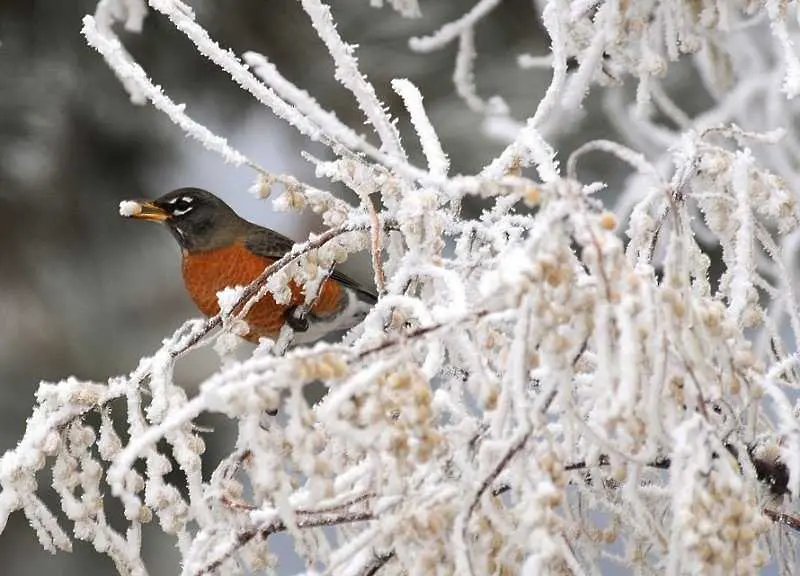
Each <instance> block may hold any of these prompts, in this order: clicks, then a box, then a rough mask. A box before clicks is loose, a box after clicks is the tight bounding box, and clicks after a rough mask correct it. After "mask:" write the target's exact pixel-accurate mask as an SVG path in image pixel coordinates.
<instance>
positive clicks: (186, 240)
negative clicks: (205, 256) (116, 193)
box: [120, 188, 244, 252]
mask: <svg viewBox="0 0 800 576" xmlns="http://www.w3.org/2000/svg"><path fill="white" fill-rule="evenodd" d="M120 214H121V215H123V216H126V217H128V218H136V219H137V220H149V221H151V222H161V223H163V224H166V225H167V227H168V228H169V230H170V232H172V235H173V236H174V237H175V239H176V240H177V241H178V244H180V246H181V248H183V249H184V250H186V251H188V252H198V251H202V250H212V249H214V248H220V247H223V246H226V245H228V244H230V243H232V242H234V241H235V240H236V239H237V236H238V234H239V232H240V230H241V228H242V225H243V223H244V221H243V220H242V219H241V218H239V216H238V215H237V214H236V212H234V211H233V210H232V209H231V207H230V206H228V205H227V204H225V202H223V201H222V200H220V199H219V198H217V197H216V196H214V195H213V194H211V192H207V191H205V190H202V189H200V188H178V189H177V190H173V191H172V192H169V193H167V194H164V195H163V196H161V197H159V198H156V199H155V200H126V201H124V202H121V203H120Z"/></svg>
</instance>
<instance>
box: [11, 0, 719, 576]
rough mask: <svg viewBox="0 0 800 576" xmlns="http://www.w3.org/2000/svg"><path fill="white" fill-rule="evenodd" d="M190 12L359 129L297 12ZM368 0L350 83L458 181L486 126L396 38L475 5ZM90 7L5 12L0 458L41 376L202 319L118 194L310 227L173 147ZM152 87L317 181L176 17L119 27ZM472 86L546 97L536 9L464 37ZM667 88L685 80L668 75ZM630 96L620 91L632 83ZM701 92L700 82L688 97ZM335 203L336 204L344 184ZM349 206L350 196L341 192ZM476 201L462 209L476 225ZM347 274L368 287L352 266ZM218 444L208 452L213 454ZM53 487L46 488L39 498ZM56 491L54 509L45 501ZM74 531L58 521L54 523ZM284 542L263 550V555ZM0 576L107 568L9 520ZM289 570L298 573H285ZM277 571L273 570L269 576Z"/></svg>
mask: <svg viewBox="0 0 800 576" xmlns="http://www.w3.org/2000/svg"><path fill="white" fill-rule="evenodd" d="M190 4H191V5H192V7H193V8H195V10H196V12H197V16H198V20H199V21H200V23H201V24H202V25H204V26H205V27H206V28H207V29H208V31H209V33H210V34H211V36H212V37H214V38H215V39H216V40H217V41H218V42H220V44H222V45H223V46H226V47H229V48H231V49H232V50H233V51H234V52H235V53H237V54H241V53H242V52H244V51H246V50H254V51H257V52H260V53H263V54H265V55H267V56H268V57H269V59H270V60H271V61H272V62H273V63H275V64H276V65H277V66H278V68H279V69H280V70H281V72H282V73H283V74H284V75H285V76H286V77H288V78H289V79H291V80H292V81H294V82H295V83H296V84H297V85H298V86H300V87H302V88H304V89H306V90H308V91H309V92H310V93H311V94H312V95H314V96H315V97H316V98H317V99H318V100H319V101H320V102H321V103H322V104H323V105H324V106H326V107H329V108H332V109H334V110H335V111H336V113H337V115H338V116H339V117H340V118H342V119H344V120H345V121H346V122H348V123H349V124H350V125H351V126H353V127H356V128H358V127H361V126H363V118H362V117H361V115H360V113H359V112H358V110H357V108H356V107H355V105H354V103H353V101H352V99H351V98H350V97H349V96H348V93H347V92H346V91H345V90H344V89H343V88H341V86H339V85H338V84H337V83H335V81H334V80H333V67H332V64H331V61H330V59H329V57H328V56H327V53H326V52H325V50H324V47H323V46H322V44H321V42H320V41H319V40H318V39H317V37H316V35H315V34H314V32H313V30H312V28H311V26H310V25H309V24H308V20H307V17H306V16H305V14H304V13H303V12H302V11H301V10H300V8H299V3H297V2H292V1H288V0H285V1H271V2H265V1H264V0H225V1H224V2H213V1H210V0H206V1H201V0H194V1H192V2H190ZM369 4H370V2H369V1H368V0H336V2H334V3H333V5H334V6H333V12H334V16H335V18H336V20H337V22H338V24H339V31H340V33H341V35H342V36H343V38H344V39H345V40H346V41H347V42H349V43H351V44H358V45H359V49H358V52H357V55H358V58H359V61H360V63H361V69H362V72H364V73H365V74H366V75H367V76H368V77H369V79H370V80H372V81H373V82H374V83H375V85H376V87H377V89H378V92H379V95H380V97H381V98H383V99H384V101H385V102H386V103H387V104H388V105H389V107H390V108H391V110H392V112H393V113H394V114H395V115H396V116H399V117H400V127H401V129H402V131H403V134H404V136H405V143H406V148H407V149H408V150H409V152H410V153H412V154H413V155H415V158H414V160H415V161H418V162H419V160H420V158H419V151H418V143H417V141H416V138H415V137H414V136H413V135H412V134H411V132H410V131H409V129H408V122H407V115H406V114H405V113H404V111H403V108H402V106H401V103H400V102H399V100H398V98H397V97H396V96H395V95H394V93H393V92H391V90H390V87H389V81H390V80H391V78H394V77H408V78H409V79H411V80H412V81H413V82H415V83H416V84H417V85H418V86H419V87H420V89H421V91H422V93H423V94H424V96H425V103H426V106H427V108H428V111H429V113H430V116H431V118H432V121H433V123H434V125H435V126H436V128H437V129H438V130H439V134H440V136H441V138H442V140H443V145H444V148H445V150H446V151H447V152H448V153H449V155H450V158H451V161H452V172H453V173H474V172H475V171H476V170H478V169H479V168H480V167H481V166H482V165H484V164H485V163H486V162H487V161H488V160H490V159H491V158H492V157H493V156H494V155H496V154H497V153H498V152H499V151H500V150H501V149H502V147H503V145H502V143H500V142H493V141H491V140H488V139H487V138H485V137H483V136H482V135H481V134H480V130H479V127H480V124H481V120H482V119H481V118H480V117H478V116H477V115H476V114H474V113H472V112H470V111H469V109H468V108H467V106H466V105H465V104H464V103H463V102H462V101H461V100H460V99H458V98H457V97H456V95H455V91H454V88H453V84H452V73H453V64H454V58H455V46H450V47H448V48H447V49H444V50H441V51H438V52H434V53H432V54H427V55H420V54H415V53H413V52H411V51H410V50H409V49H408V38H409V37H410V36H413V35H422V34H427V33H430V32H432V31H434V30H436V29H437V28H438V27H439V26H440V25H441V24H443V23H445V22H447V21H450V20H452V19H454V18H456V17H458V16H460V15H461V14H463V13H464V12H466V11H467V10H469V9H470V8H472V6H473V5H474V0H449V1H447V2H441V1H438V2H433V1H431V2H427V1H424V0H423V1H422V2H421V6H422V10H423V14H424V18H423V19H404V18H402V17H401V16H400V15H398V14H397V13H395V12H393V11H392V10H390V9H389V8H382V9H377V8H370V6H369ZM95 6H96V1H95V0H72V1H71V2H54V1H52V0H5V1H4V2H2V3H0V43H1V44H0V73H2V80H0V123H2V129H0V239H1V240H2V246H3V250H0V450H3V451H5V450H7V449H9V448H12V447H13V446H15V444H16V442H17V441H18V439H19V438H20V437H21V434H22V432H23V430H24V426H25V419H26V418H27V417H28V415H29V414H30V410H31V407H32V405H33V403H34V397H33V394H34V392H35V390H36V388H37V385H38V383H39V382H40V381H41V380H49V381H58V380H60V379H62V378H65V377H67V376H69V375H75V376H76V377H78V378H81V379H92V380H97V381H105V380H106V379H107V378H108V377H110V376H113V375H117V374H125V373H127V372H129V371H131V370H132V369H134V368H135V367H136V364H137V361H138V359H139V358H140V357H142V356H143V355H147V354H150V353H152V352H153V351H154V350H156V349H157V348H158V347H159V345H160V343H161V340H162V338H164V337H166V336H168V335H170V334H171V333H172V331H173V330H174V329H175V328H176V327H178V326H179V325H180V324H181V323H182V322H183V321H184V320H185V319H187V318H189V317H193V316H196V315H197V312H196V310H195V309H194V307H193V305H192V303H191V302H190V300H189V298H188V296H187V295H186V294H185V292H184V289H183V285H182V282H181V277H180V255H179V252H178V248H177V245H176V244H175V242H174V241H173V240H172V238H171V237H170V236H169V234H168V233H167V231H166V230H165V229H162V228H159V227H157V226H153V225H151V224H147V223H140V222H132V221H128V220H125V219H123V218H121V217H119V216H118V203H119V201H120V200H123V199H127V198H132V197H134V198H135V197H141V196H145V197H155V196H158V195H160V194H162V193H164V192H166V191H168V190H170V189H172V188H175V187H179V186H199V187H202V188H207V189H209V190H212V191H214V192H216V193H217V194H219V195H220V196H221V197H223V198H224V199H225V200H227V201H228V202H229V203H230V204H232V205H233V206H234V208H235V209H236V210H237V211H239V212H240V213H242V214H245V215H246V216H247V217H248V218H249V219H251V220H253V221H256V222H259V223H262V224H267V225H269V226H271V227H273V228H275V229H277V230H279V231H281V232H284V233H285V234H287V235H289V236H291V237H293V238H295V239H301V238H303V236H304V235H305V234H306V233H307V232H308V231H309V230H319V229H320V222H319V221H318V220H317V219H316V218H315V217H313V215H309V214H302V215H298V214H295V213H274V212H273V211H272V209H271V203H270V202H269V201H266V202H264V201H258V200H256V199H255V198H254V197H252V196H251V195H250V194H249V193H248V192H247V189H248V187H249V186H250V185H251V184H252V183H253V180H254V174H253V173H251V172H250V171H249V169H247V168H239V169H234V168H231V167H230V166H228V165H225V164H224V163H223V161H222V159H221V158H219V157H218V156H216V155H215V154H213V153H211V152H208V151H206V150H204V149H203V148H202V147H201V146H199V145H198V144H197V143H196V142H194V141H192V140H189V139H187V138H186V137H184V135H183V133H182V132H181V131H180V130H179V129H178V128H177V127H175V126H174V125H172V124H171V123H170V121H169V120H168V118H167V117H166V116H163V115H161V114H160V113H159V112H156V111H154V110H153V109H152V108H150V107H148V106H144V107H137V106H133V105H132V104H131V103H130V101H129V99H128V96H127V94H126V93H125V91H124V90H123V88H122V86H121V85H120V84H119V82H118V81H117V79H116V78H115V77H114V75H113V74H112V72H111V71H110V70H109V68H108V67H107V66H106V64H105V62H104V61H103V60H102V58H101V57H100V56H99V55H98V54H97V53H96V52H94V51H93V50H91V49H90V48H88V47H87V46H86V44H85V42H84V39H83V37H82V36H81V35H80V28H81V18H82V17H83V16H84V15H85V14H90V13H93V12H94V9H95ZM118 32H119V33H120V35H121V37H122V39H123V41H124V42H125V44H126V46H127V47H128V49H129V50H130V52H131V53H132V54H133V55H134V57H135V58H136V59H137V60H138V61H139V62H140V63H141V64H142V65H143V66H144V68H145V69H146V70H147V71H148V73H149V74H150V75H151V78H153V80H154V82H155V83H156V84H160V85H162V86H163V88H164V89H165V91H166V92H167V93H168V94H169V95H170V96H171V97H172V98H173V100H175V101H176V102H185V103H186V104H187V112H188V113H189V114H190V115H191V116H193V117H194V118H196V119H198V120H200V121H202V122H203V123H205V124H206V125H207V126H208V127H209V128H211V129H212V130H213V131H215V132H216V133H218V134H220V135H222V136H225V137H227V138H228V139H229V141H230V143H231V144H232V145H233V146H234V147H236V148H238V149H239V150H241V151H243V152H244V153H246V154H247V155H248V156H250V157H251V158H252V159H254V160H256V161H257V162H259V163H260V164H261V165H263V166H265V167H266V168H268V169H269V170H272V171H275V172H286V173H292V174H295V175H296V176H297V177H298V178H300V179H301V180H303V181H307V182H311V183H316V184H317V185H320V186H326V187H328V188H330V186H329V185H328V184H327V183H324V182H323V183H320V182H316V181H315V179H314V177H313V168H312V167H311V166H310V165H308V164H307V163H305V162H304V161H303V160H302V159H301V158H300V156H299V152H300V151H301V150H310V151H312V152H314V153H315V154H316V155H320V156H324V151H322V150H320V149H318V148H315V147H313V146H311V145H310V144H309V143H308V142H307V141H305V140H304V139H303V138H301V137H299V136H298V135H297V134H296V133H295V132H294V131H293V130H292V129H291V128H288V127H286V126H284V125H283V124H281V123H280V122H277V121H276V120H275V119H274V118H273V117H272V115H271V114H270V113H269V112H268V111H266V110H264V109H263V108H261V107H260V106H258V105H257V103H256V102H255V101H254V100H253V99H252V98H250V97H249V96H248V95H247V94H245V93H244V92H242V91H240V90H239V89H238V88H237V87H236V86H235V85H234V84H233V83H232V82H231V81H230V80H229V79H228V77H227V76H226V75H224V74H223V73H221V72H220V71H219V70H218V69H216V68H215V67H214V66H213V65H211V64H210V63H209V62H208V61H207V60H205V59H203V58H202V57H201V56H199V55H198V54H197V53H196V51H195V50H194V48H193V46H192V44H191V43H190V42H189V41H188V40H187V39H186V38H185V37H184V36H183V35H182V34H180V33H178V32H177V31H176V30H175V29H174V28H173V27H172V26H171V25H170V23H169V22H168V21H167V20H166V19H164V18H163V17H161V16H159V15H157V14H153V13H151V14H149V15H148V17H147V18H146V20H145V23H144V30H143V32H142V34H141V35H138V34H130V33H124V32H123V31H122V30H118ZM476 39H477V48H478V59H477V63H476V78H477V87H478V92H479V93H480V94H481V95H482V96H484V97H489V96H491V95H494V94H500V95H502V96H503V98H504V99H505V100H506V101H507V103H508V104H509V105H510V107H511V109H512V111H513V112H514V115H515V116H516V117H518V118H524V117H525V116H526V115H528V114H530V113H531V112H532V111H533V110H534V109H535V106H536V104H537V102H538V101H539V99H540V98H541V96H542V94H543V93H544V90H545V89H546V87H547V84H548V82H549V80H550V75H549V73H548V72H547V71H523V70H520V69H519V68H517V56H518V55H520V54H522V53H526V52H529V53H532V54H535V55H541V54H545V53H546V51H547V47H548V45H549V40H548V38H547V37H546V35H545V34H544V33H543V32H542V30H541V28H540V26H539V23H538V19H537V17H536V14H535V12H534V9H533V7H532V3H531V2H530V0H507V1H504V2H502V3H501V5H500V7H499V8H498V9H497V10H496V12H495V13H494V14H493V15H492V16H491V17H490V18H488V19H486V20H485V21H484V22H483V23H482V24H481V25H480V27H479V28H478V30H477V37H476ZM675 81H676V82H679V83H680V82H688V81H690V78H689V77H688V76H686V74H685V73H683V72H680V71H679V72H678V75H677V76H676V80H675ZM626 89H627V88H626ZM698 98H699V99H701V100H702V99H703V98H704V96H703V92H702V90H696V89H695V90H694V91H693V96H692V98H691V99H690V100H693V101H694V100H697V99H698ZM599 136H603V137H613V133H612V132H611V129H610V127H609V126H608V125H607V124H606V123H605V121H604V120H603V118H602V114H594V115H593V114H589V116H588V120H586V121H584V122H583V123H581V124H580V125H579V129H578V130H577V131H576V130H574V129H573V130H572V131H570V132H565V133H564V134H560V135H559V136H558V137H559V138H560V140H556V141H555V142H554V144H556V145H557V146H559V147H560V148H561V150H562V152H566V151H568V150H569V149H571V148H574V147H575V146H576V145H579V144H580V143H582V142H585V141H586V140H589V139H591V138H595V137H599ZM582 166H583V167H584V169H585V170H586V171H585V172H582V175H583V176H584V177H585V179H587V180H589V179H595V178H598V179H604V180H606V181H611V182H614V181H619V179H620V178H622V177H623V176H624V172H618V170H619V169H620V167H619V165H618V164H616V163H613V162H612V163H609V162H607V160H604V159H603V157H600V158H599V159H596V157H594V156H592V157H588V158H587V161H586V163H584V164H582ZM342 194H344V195H346V196H347V194H348V193H347V192H346V191H342ZM349 198H350V199H352V196H350V197H349ZM480 208H481V207H480V205H468V206H466V210H467V212H468V213H469V214H476V213H477V211H479V210H480ZM349 264H350V268H348V267H345V269H346V270H348V271H350V272H351V273H352V274H353V275H354V276H357V277H358V276H360V277H362V278H368V277H369V274H368V272H367V270H366V269H365V268H364V269H362V270H359V264H358V262H354V263H349ZM213 362H214V358H213V357H203V356H202V355H193V356H191V360H190V361H189V362H183V363H182V365H181V366H180V370H179V372H178V376H179V377H180V378H181V379H182V381H183V382H185V384H186V385H187V387H191V386H193V385H196V384H197V382H198V381H199V380H200V379H201V378H202V376H203V375H204V374H206V373H207V372H208V371H209V370H210V369H211V368H212V366H213ZM214 451H215V447H214V446H209V453H211V454H212V455H213V453H214ZM47 484H48V481H47V480H46V479H42V486H43V487H44V486H47ZM52 496H53V495H52V494H50V495H49V501H51V502H52V501H54V498H52ZM66 526H68V525H66ZM156 533H157V532H156V531H153V532H151V533H150V534H149V535H146V541H145V548H146V551H147V555H148V557H149V559H148V562H149V564H148V565H149V567H150V569H151V571H152V572H151V573H152V574H174V573H176V571H177V564H176V555H175V553H174V551H173V548H172V547H173V542H172V540H170V539H164V538H162V539H157V538H153V535H154V534H156ZM279 543H280V539H278V540H276V541H275V545H278V544H279ZM0 558H2V560H3V568H2V570H1V572H2V574H4V575H7V576H21V575H28V574H64V575H71V574H76V575H78V574H81V575H83V574H89V573H91V574H105V573H112V572H113V566H112V564H111V562H110V561H109V560H107V559H106V558H105V557H102V556H100V555H99V554H97V553H95V552H94V550H92V549H91V547H90V546H89V545H87V544H83V543H76V544H75V548H74V552H73V553H72V554H65V553H59V554H57V555H56V556H50V555H49V554H47V553H46V552H44V551H43V550H42V549H41V547H40V546H39V544H38V542H37V540H36V537H35V534H34V532H33V531H32V530H31V529H30V527H29V526H27V523H26V521H25V519H24V517H23V516H22V515H21V514H19V513H16V514H14V516H13V517H12V520H11V521H10V523H9V525H8V527H7V528H6V530H5V532H4V533H3V534H2V536H0ZM286 567H287V568H289V569H292V570H295V569H299V568H300V567H301V566H300V565H299V564H297V563H293V564H290V565H287V566H286ZM281 573H285V572H284V571H283V570H281Z"/></svg>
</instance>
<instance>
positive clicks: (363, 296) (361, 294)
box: [244, 225, 378, 304]
mask: <svg viewBox="0 0 800 576" xmlns="http://www.w3.org/2000/svg"><path fill="white" fill-rule="evenodd" d="M244 246H245V248H247V249H248V250H250V251H251V252H252V253H253V254H257V255H258V256H261V257H262V258H268V259H270V260H277V259H279V258H282V257H283V256H284V255H285V254H286V253H287V252H288V251H289V250H291V249H292V246H294V241H293V240H292V239H290V238H287V237H286V236H284V235H283V234H279V233H278V232H274V231H272V230H267V229H265V228H261V227H260V226H255V225H254V226H253V228H252V229H251V230H249V231H248V233H247V236H246V238H245V241H244ZM331 278H333V279H334V280H336V281H337V282H339V283H340V284H342V285H343V286H346V287H347V288H350V289H351V290H353V291H354V292H355V293H356V296H357V297H358V299H359V300H361V301H362V302H367V303H369V304H374V303H375V302H377V301H378V297H377V296H376V295H375V293H374V292H372V291H370V290H367V289H366V288H364V287H363V286H361V285H360V284H359V283H358V282H356V281H355V280H353V279H352V278H350V277H349V276H347V275H345V274H342V273H341V272H339V271H338V270H334V271H333V272H332V273H331Z"/></svg>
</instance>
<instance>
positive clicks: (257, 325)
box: [183, 243, 343, 342]
mask: <svg viewBox="0 0 800 576" xmlns="http://www.w3.org/2000/svg"><path fill="white" fill-rule="evenodd" d="M272 262H273V260H270V259H268V258H262V257H261V256H258V255H256V254H253V253H252V252H250V251H249V250H247V249H246V248H245V247H244V245H242V244H241V243H237V244H233V245H231V246H228V247H226V248H221V249H218V250H209V251H206V252H195V253H192V254H186V255H185V256H184V258H183V280H184V283H185V284H186V289H187V290H188V291H189V294H190V295H191V297H192V300H194V303H195V304H197V307H198V308H199V309H200V311H201V312H202V313H203V314H205V315H206V316H213V315H215V314H217V313H218V312H219V302H218V301H217V292H219V291H220V290H222V289H223V288H227V287H230V286H246V285H248V284H249V283H250V282H252V281H253V280H255V279H256V277H258V275H259V274H261V273H262V272H263V271H264V269H265V268H266V267H267V266H269V265H270V264H272ZM291 290H292V301H291V303H290V304H287V305H281V304H278V303H277V302H275V299H274V298H273V297H272V295H271V294H266V295H265V296H264V297H263V298H262V299H261V300H259V301H258V303H257V304H256V305H255V306H253V308H252V309H251V310H250V312H249V313H248V314H247V317H246V318H245V319H246V320H247V323H248V325H249V326H250V333H249V334H248V335H247V337H246V338H247V339H248V340H250V341H252V342H257V341H258V338H259V337H260V336H267V337H270V338H275V337H276V336H277V335H278V332H279V331H280V329H281V327H282V326H283V324H284V317H285V314H286V310H287V309H288V308H289V307H290V306H297V305H299V304H302V303H303V300H304V298H303V293H302V290H301V289H300V287H299V286H298V285H297V284H295V283H294V282H292V283H291ZM342 303H343V292H342V288H341V287H340V286H339V285H338V283H337V282H335V281H333V280H326V281H325V283H324V284H323V286H322V291H321V292H320V295H319V298H318V299H317V303H316V305H315V306H314V307H313V308H312V310H311V312H312V314H313V315H316V316H319V317H326V316H331V315H333V314H335V313H336V312H337V311H338V310H339V308H340V307H341V305H342ZM312 319H313V318H312Z"/></svg>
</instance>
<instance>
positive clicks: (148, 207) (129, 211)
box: [119, 200, 169, 222]
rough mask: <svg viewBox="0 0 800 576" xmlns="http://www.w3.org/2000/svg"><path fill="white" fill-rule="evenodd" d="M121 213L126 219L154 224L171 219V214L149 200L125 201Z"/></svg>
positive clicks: (121, 203) (120, 209)
mask: <svg viewBox="0 0 800 576" xmlns="http://www.w3.org/2000/svg"><path fill="white" fill-rule="evenodd" d="M119 213H120V214H121V215H122V216H125V217H126V218H136V219H137V220H150V221H152V222H163V221H164V220H166V219H167V218H169V213H168V212H167V211H166V210H164V209H163V208H159V207H158V206H156V205H155V204H153V203H152V202H150V201H149V200H125V201H124V202H120V205H119Z"/></svg>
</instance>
